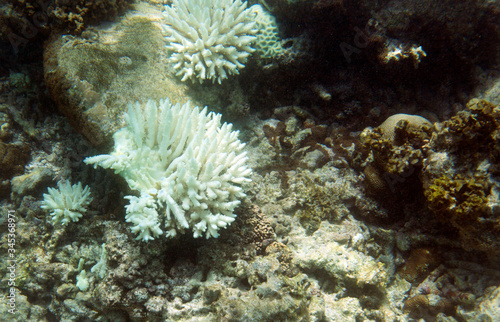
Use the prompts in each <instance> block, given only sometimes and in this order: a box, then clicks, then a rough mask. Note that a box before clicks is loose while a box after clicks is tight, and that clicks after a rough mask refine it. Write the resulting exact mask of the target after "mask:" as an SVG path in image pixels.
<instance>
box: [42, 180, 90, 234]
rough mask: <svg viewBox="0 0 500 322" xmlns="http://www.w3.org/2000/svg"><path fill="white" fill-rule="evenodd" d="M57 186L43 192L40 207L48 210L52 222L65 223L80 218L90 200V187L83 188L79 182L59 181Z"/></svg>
mask: <svg viewBox="0 0 500 322" xmlns="http://www.w3.org/2000/svg"><path fill="white" fill-rule="evenodd" d="M57 186H58V188H59V189H55V188H49V189H48V191H49V193H44V194H43V201H42V206H41V208H42V209H46V210H50V215H51V216H52V222H53V223H54V224H63V225H67V224H68V223H69V222H71V221H73V222H75V221H78V220H80V218H81V217H82V215H83V214H84V213H85V212H87V206H88V205H89V204H90V203H91V202H92V197H91V196H90V188H89V187H88V186H85V188H83V187H82V183H81V182H78V184H75V185H71V184H70V183H69V182H65V183H62V182H61V181H60V182H59V183H58V184H57Z"/></svg>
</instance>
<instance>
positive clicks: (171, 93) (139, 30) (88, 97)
mask: <svg viewBox="0 0 500 322" xmlns="http://www.w3.org/2000/svg"><path fill="white" fill-rule="evenodd" d="M142 6H143V7H141V8H140V9H141V12H140V13H139V12H135V11H134V12H130V13H128V14H126V15H125V16H124V17H122V18H121V19H120V20H119V21H117V22H114V23H112V24H102V25H99V26H96V27H91V28H88V29H86V30H85V31H83V32H82V34H81V36H70V35H64V34H54V35H52V36H51V37H50V39H49V40H48V41H47V43H46V46H45V51H44V69H45V81H46V83H47V87H48V89H49V92H50V94H51V96H52V98H53V99H54V100H55V102H56V103H57V106H58V108H59V109H60V110H61V112H62V113H63V114H65V115H66V116H67V118H68V119H69V121H70V122H71V124H72V125H73V127H75V128H76V129H77V131H79V132H80V133H82V134H83V135H84V136H85V137H86V138H87V139H88V140H89V141H90V142H91V143H92V144H93V145H94V146H97V147H102V146H104V145H109V144H110V143H111V142H112V141H111V134H113V133H114V132H115V131H116V130H117V129H118V128H119V127H120V126H121V122H122V115H123V113H124V111H125V110H126V108H127V107H128V104H129V103H133V102H135V101H139V102H146V101H147V100H149V99H152V100H160V99H161V98H164V97H165V95H167V94H168V97H169V98H170V100H171V101H172V102H173V103H178V102H180V103H185V102H186V101H187V100H189V99H190V98H189V97H187V94H186V91H187V89H188V88H187V85H185V84H180V82H179V81H178V80H176V79H175V77H174V76H173V75H172V74H171V71H170V70H169V65H168V64H167V63H166V57H165V55H166V53H165V50H164V46H165V40H164V38H163V35H162V31H161V28H160V26H159V22H160V21H161V11H159V10H157V9H155V8H152V7H147V6H146V5H144V4H142ZM191 100H193V99H192V98H191ZM194 103H195V105H201V104H197V102H194Z"/></svg>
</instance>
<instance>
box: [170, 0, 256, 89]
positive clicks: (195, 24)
mask: <svg viewBox="0 0 500 322" xmlns="http://www.w3.org/2000/svg"><path fill="white" fill-rule="evenodd" d="M251 16H252V15H251V12H250V10H249V9H247V3H246V2H242V1H241V0H218V1H214V0H173V1H172V5H171V6H165V12H164V17H165V22H166V23H165V24H164V25H163V29H164V32H165V34H166V39H167V41H168V43H167V49H168V50H169V51H171V56H170V62H171V63H172V64H173V67H174V69H175V70H176V71H177V75H178V76H182V81H185V80H187V79H191V80H192V81H193V82H194V81H195V79H196V78H198V80H199V81H200V83H201V82H203V81H204V80H206V79H211V80H212V81H215V80H217V81H218V82H219V83H220V82H221V81H222V80H224V79H225V78H227V76H228V75H231V74H239V71H238V69H241V68H243V67H244V63H245V62H246V60H247V58H248V56H249V55H250V54H251V53H252V52H254V50H255V49H253V48H252V47H251V44H252V42H253V41H254V40H255V38H256V37H255V36H254V35H255V33H256V32H257V29H256V28H255V22H253V21H252V20H251Z"/></svg>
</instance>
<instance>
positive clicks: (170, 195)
mask: <svg viewBox="0 0 500 322" xmlns="http://www.w3.org/2000/svg"><path fill="white" fill-rule="evenodd" d="M125 120H126V122H127V125H126V127H124V128H122V129H121V130H119V131H118V132H116V133H115V134H114V136H113V137H114V141H115V145H114V151H113V152H111V154H106V155H98V156H94V157H89V158H87V159H85V160H84V162H85V163H87V164H93V165H94V166H101V167H103V168H111V169H113V170H115V173H117V174H119V175H121V176H122V177H123V178H125V180H126V181H127V183H128V185H129V186H130V188H131V189H133V190H135V191H137V192H138V195H137V196H126V197H125V198H126V199H128V200H129V201H130V203H129V204H128V205H127V206H126V213H127V214H126V221H127V222H130V223H132V224H133V226H132V231H133V232H134V233H137V234H138V236H137V239H142V240H144V241H148V240H151V239H154V238H155V237H158V236H159V235H161V234H163V230H162V228H160V226H161V223H162V222H163V227H164V228H165V236H166V237H167V238H171V237H174V236H176V235H177V234H178V233H183V232H184V231H185V230H187V229H190V230H192V231H193V236H194V237H195V238H196V237H200V236H202V235H205V236H206V238H210V237H218V236H219V233H218V230H219V228H225V227H227V225H229V224H230V223H231V222H233V221H234V219H235V217H236V215H235V214H234V209H235V208H236V207H237V206H238V205H239V204H240V199H241V198H243V197H245V193H244V192H243V189H242V188H241V186H240V185H241V184H243V183H246V182H249V181H250V179H249V178H248V176H249V175H250V174H251V169H249V168H248V167H247V166H246V165H245V162H246V160H247V156H246V153H245V152H243V151H242V150H243V147H244V146H245V144H243V143H241V142H240V141H239V140H238V138H237V136H238V131H232V125H231V124H227V123H224V124H222V125H221V121H220V120H221V115H220V114H215V113H212V112H210V113H209V112H208V111H207V108H204V109H202V110H200V108H199V107H192V106H191V104H190V103H186V104H184V105H180V104H176V105H172V104H171V103H170V101H169V100H168V99H166V100H161V101H160V102H159V104H157V103H156V102H153V101H149V102H147V103H146V104H139V103H135V104H131V105H130V107H129V110H128V113H127V114H126V115H125Z"/></svg>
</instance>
